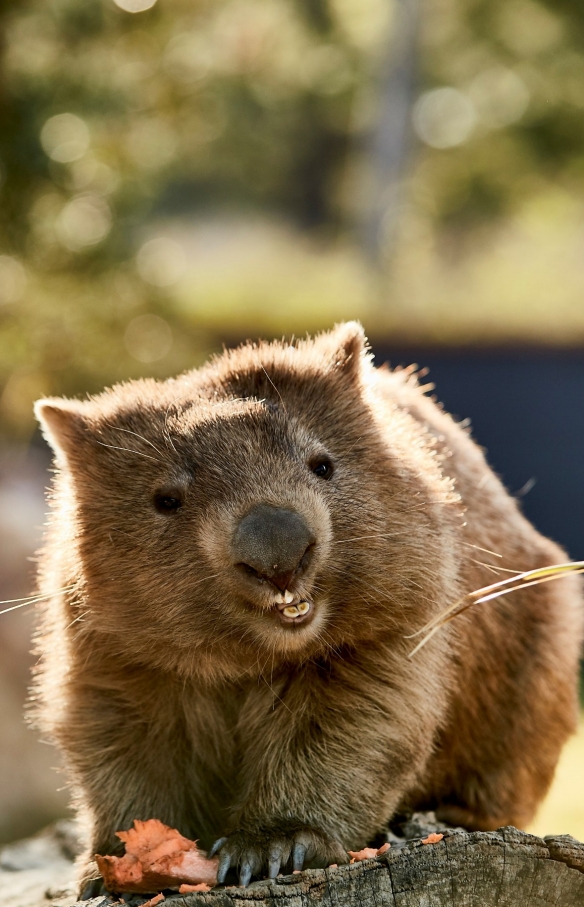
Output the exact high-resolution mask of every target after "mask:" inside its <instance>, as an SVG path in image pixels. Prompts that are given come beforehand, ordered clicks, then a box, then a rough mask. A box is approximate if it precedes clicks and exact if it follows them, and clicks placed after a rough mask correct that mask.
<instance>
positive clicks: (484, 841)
mask: <svg viewBox="0 0 584 907" xmlns="http://www.w3.org/2000/svg"><path fill="white" fill-rule="evenodd" d="M443 833H444V838H443V839H442V840H441V841H440V842H438V843H436V844H423V843H422V842H421V839H420V838H417V839H414V840H409V841H407V840H405V841H404V840H401V841H399V840H397V839H395V838H393V836H392V840H393V843H392V847H391V849H390V850H389V851H388V852H387V853H386V854H384V855H383V856H382V857H378V858H376V859H373V860H366V861H364V862H361V863H353V864H351V865H347V866H339V867H338V868H336V869H332V868H329V869H309V870H305V871H304V872H302V873H299V874H293V875H287V876H281V877H279V878H277V879H276V880H274V881H273V882H269V881H260V882H254V883H252V884H251V885H250V886H249V887H248V888H239V887H230V888H229V887H228V888H220V889H217V890H215V891H211V892H209V893H207V894H190V895H178V894H170V893H168V894H167V897H166V899H165V901H164V902H163V904H164V905H166V907H495V905H496V907H584V844H581V843H580V842H578V841H576V840H575V839H574V838H571V837H570V836H569V835H561V836H556V837H548V838H545V839H543V840H542V839H541V838H537V837H534V836H533V835H528V834H526V833H525V832H521V831H518V830H517V829H515V828H511V827H509V828H501V829H499V830H498V831H496V832H471V833H469V832H465V831H463V830H461V829H445V830H444V832H443ZM38 840H39V839H36V843H34V842H35V839H33V842H32V843H31V842H26V843H28V844H29V850H30V847H31V846H32V851H31V852H32V853H33V859H32V863H33V864H34V867H33V873H34V872H36V876H35V880H36V881H35V884H36V888H35V890H34V891H33V890H32V887H31V882H30V872H31V866H30V864H31V859H30V854H29V859H28V869H27V859H26V854H27V849H26V843H25V844H20V845H18V847H19V848H20V850H17V851H15V850H14V845H13V846H12V850H11V848H6V849H5V850H4V851H3V852H2V853H1V854H0V907H50V905H53V904H54V905H56V907H70V905H73V904H74V903H75V897H74V895H73V891H72V889H71V888H70V887H67V886H68V885H69V886H70V879H71V875H72V862H71V858H70V855H68V854H65V856H63V853H62V850H61V856H60V857H58V858H57V856H56V854H57V850H56V849H55V843H54V840H53V841H50V838H45V840H46V842H48V844H49V845H50V846H49V849H48V851H47V856H46V859H47V860H48V861H49V865H47V866H46V874H45V881H44V884H43V874H42V860H41V861H40V863H39V846H38ZM51 847H52V848H53V849H52V850H51ZM35 848H36V849H35ZM69 851H70V848H69ZM11 853H12V857H11V856H10V854H11ZM15 853H16V857H15V856H14V854H15ZM19 854H20V856H18V855H19ZM59 859H60V860H61V862H62V865H60V869H59V872H60V873H61V878H62V885H63V887H62V889H61V890H58V884H57V885H56V878H55V871H56V866H57V863H58V860H59ZM35 860H36V863H35ZM19 861H20V862H19ZM39 871H40V875H39ZM27 872H28V876H27ZM57 875H59V873H57ZM7 882H8V883H9V884H7ZM49 882H50V886H51V887H49V889H48V891H47V890H46V889H47V886H48V885H49ZM57 882H58V880H57ZM33 887H34V886H33ZM125 900H127V903H129V907H138V905H141V904H143V903H144V900H145V899H144V898H143V897H138V896H135V897H132V898H128V896H126V898H125ZM114 903H117V904H118V905H119V903H120V902H119V899H118V898H117V897H114V896H108V897H98V898H94V899H93V900H91V901H85V902H82V905H81V904H79V905H77V907H112V905H113V904H114Z"/></svg>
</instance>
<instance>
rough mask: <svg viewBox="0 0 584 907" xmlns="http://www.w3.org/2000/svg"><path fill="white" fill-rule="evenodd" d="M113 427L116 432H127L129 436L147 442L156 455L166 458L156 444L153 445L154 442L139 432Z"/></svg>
mask: <svg viewBox="0 0 584 907" xmlns="http://www.w3.org/2000/svg"><path fill="white" fill-rule="evenodd" d="M111 427H112V428H113V429H114V431H123V432H125V433H126V434H127V435H134V437H136V438H140V440H141V441H145V442H146V444H149V445H150V447H153V448H154V450H155V451H156V453H157V454H158V455H159V456H161V457H163V456H164V454H163V453H162V451H160V450H158V448H157V447H156V445H155V444H153V443H152V441H149V440H148V438H145V437H144V435H139V434H138V432H137V431H130V429H129V428H118V427H117V426H111Z"/></svg>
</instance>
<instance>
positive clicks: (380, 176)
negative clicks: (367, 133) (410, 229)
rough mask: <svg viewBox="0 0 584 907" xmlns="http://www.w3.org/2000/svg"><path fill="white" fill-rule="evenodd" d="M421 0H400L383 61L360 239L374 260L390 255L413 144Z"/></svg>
mask: <svg viewBox="0 0 584 907" xmlns="http://www.w3.org/2000/svg"><path fill="white" fill-rule="evenodd" d="M419 14H420V0H396V2H395V13H394V21H393V23H392V28H391V30H390V34H389V36H388V38H389V40H388V48H387V54H386V57H385V59H384V61H383V64H382V66H381V71H380V74H379V87H378V109H377V118H376V126H375V128H374V130H373V133H372V135H371V137H370V140H369V147H368V154H367V160H366V165H365V166H366V191H365V199H364V205H363V211H364V213H363V221H362V227H361V242H362V247H363V251H364V253H365V256H366V258H367V259H368V260H369V261H370V262H372V263H373V264H375V265H378V266H379V265H381V264H382V263H383V261H387V260H388V259H389V258H391V252H392V248H393V245H394V241H395V234H396V229H397V226H398V221H399V215H400V208H401V183H402V179H403V176H404V172H405V169H406V164H407V161H408V157H409V154H410V150H411V144H412V143H411V125H410V124H411V110H412V106H413V103H414V98H415V93H416V83H417V78H416V77H417V38H418V22H419Z"/></svg>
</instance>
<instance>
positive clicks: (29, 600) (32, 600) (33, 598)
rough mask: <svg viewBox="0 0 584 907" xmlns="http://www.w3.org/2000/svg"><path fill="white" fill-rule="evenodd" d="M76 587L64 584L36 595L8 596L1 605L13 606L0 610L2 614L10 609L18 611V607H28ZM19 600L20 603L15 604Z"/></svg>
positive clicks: (0, 602)
mask: <svg viewBox="0 0 584 907" xmlns="http://www.w3.org/2000/svg"><path fill="white" fill-rule="evenodd" d="M74 588H75V584H73V585H71V586H64V587H63V588H62V589H56V590H55V591H54V592H45V593H43V594H42V595H41V594H40V593H35V594H34V595H27V596H26V597H25V598H7V599H5V600H4V601H0V605H12V607H11V608H4V610H3V611H0V615H2V614H8V612H9V611H17V610H18V608H26V606H27V605H35V604H36V603H37V602H42V601H46V600H47V599H49V598H53V597H54V596H55V595H61V594H62V593H63V592H71V590H72V589H74ZM15 602H18V604H14V603H15Z"/></svg>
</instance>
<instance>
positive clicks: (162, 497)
mask: <svg viewBox="0 0 584 907" xmlns="http://www.w3.org/2000/svg"><path fill="white" fill-rule="evenodd" d="M154 507H155V508H156V510H157V511H158V513H164V514H171V513H176V512H177V510H180V508H181V507H182V498H181V497H180V495H179V494H178V493H176V492H168V493H164V492H160V493H158V494H155V495H154Z"/></svg>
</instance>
